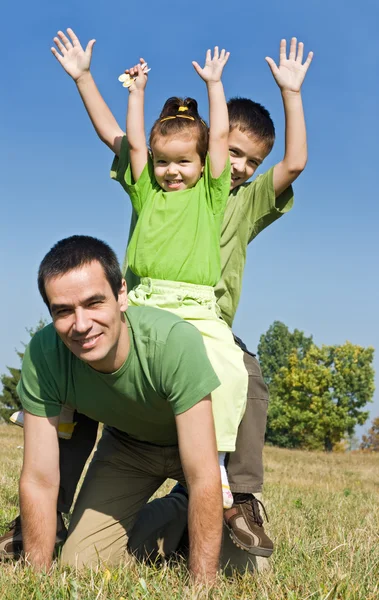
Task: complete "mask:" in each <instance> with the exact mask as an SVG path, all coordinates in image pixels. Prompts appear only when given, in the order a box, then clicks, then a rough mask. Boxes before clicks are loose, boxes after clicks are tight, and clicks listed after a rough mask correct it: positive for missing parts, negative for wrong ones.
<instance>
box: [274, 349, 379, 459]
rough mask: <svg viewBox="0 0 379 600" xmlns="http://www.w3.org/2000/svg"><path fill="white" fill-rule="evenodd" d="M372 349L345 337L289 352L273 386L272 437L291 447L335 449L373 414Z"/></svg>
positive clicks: (279, 442)
mask: <svg viewBox="0 0 379 600" xmlns="http://www.w3.org/2000/svg"><path fill="white" fill-rule="evenodd" d="M373 358H374V349H373V348H362V347H360V346H355V345H353V344H351V343H350V342H346V343H345V344H343V345H341V346H322V347H321V348H318V347H317V346H316V345H314V344H313V345H311V346H310V347H309V348H308V350H307V352H306V353H305V354H304V355H303V356H301V354H300V353H299V351H298V350H297V349H294V350H292V352H291V353H290V355H289V357H288V360H287V366H284V367H282V368H281V369H280V370H279V372H277V373H276V375H275V376H274V378H273V380H272V382H271V385H270V393H271V401H270V405H269V416H268V428H267V436H266V439H267V441H269V442H271V443H272V444H274V445H279V446H285V447H287V448H308V449H324V450H332V448H333V445H334V444H336V443H337V442H340V440H341V439H343V438H345V437H346V436H352V435H353V433H354V428H355V426H356V425H357V424H359V425H362V424H363V423H365V421H366V420H367V418H368V412H366V411H364V410H363V408H364V407H365V406H366V404H367V403H368V402H371V401H372V396H373V393H374V369H373V367H372V362H373Z"/></svg>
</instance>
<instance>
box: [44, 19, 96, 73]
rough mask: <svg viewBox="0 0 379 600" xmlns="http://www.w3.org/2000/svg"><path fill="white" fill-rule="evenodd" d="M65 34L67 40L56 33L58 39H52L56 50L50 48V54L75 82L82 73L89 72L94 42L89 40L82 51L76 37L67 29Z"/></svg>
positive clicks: (59, 33) (60, 32) (61, 32)
mask: <svg viewBox="0 0 379 600" xmlns="http://www.w3.org/2000/svg"><path fill="white" fill-rule="evenodd" d="M67 33H68V35H69V38H70V39H69V38H68V37H67V36H66V35H65V34H64V33H63V31H58V34H57V35H58V37H55V38H54V43H55V45H56V46H57V48H58V50H59V51H60V54H59V52H58V51H57V49H56V48H54V47H53V48H51V51H52V53H53V54H54V56H55V58H56V59H57V61H58V62H60V64H61V65H62V67H63V68H64V70H65V71H66V72H67V73H68V74H69V75H70V77H72V78H73V80H74V81H77V80H78V79H79V77H80V76H81V75H83V73H85V72H86V71H89V68H90V65H91V58H92V50H93V46H94V44H95V41H96V40H90V41H89V42H88V44H87V47H86V49H85V50H83V48H82V46H81V44H80V42H79V39H78V38H77V37H76V35H75V33H74V32H73V30H72V29H70V28H68V29H67Z"/></svg>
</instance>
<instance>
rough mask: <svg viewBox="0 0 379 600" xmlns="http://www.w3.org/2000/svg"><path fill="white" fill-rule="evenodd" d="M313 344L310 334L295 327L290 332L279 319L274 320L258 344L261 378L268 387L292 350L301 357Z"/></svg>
mask: <svg viewBox="0 0 379 600" xmlns="http://www.w3.org/2000/svg"><path fill="white" fill-rule="evenodd" d="M312 344H313V338H312V336H309V337H308V336H306V335H305V333H304V332H303V331H299V330H298V329H295V330H294V331H293V332H292V333H291V332H290V330H289V329H288V327H287V325H285V324H284V323H282V322H281V321H274V322H273V324H272V325H271V326H270V327H269V329H268V330H267V331H266V333H264V334H262V335H261V337H260V339H259V344H258V354H259V362H260V364H261V368H262V374H263V378H264V380H265V382H266V384H267V385H268V386H269V387H270V386H271V383H272V382H273V379H274V377H275V375H276V374H277V373H278V372H279V370H280V369H281V368H282V367H287V366H288V358H289V356H290V354H291V352H292V351H293V350H296V352H297V354H298V356H299V357H300V358H303V357H304V356H305V354H306V353H307V352H308V350H309V348H310V347H311V346H312Z"/></svg>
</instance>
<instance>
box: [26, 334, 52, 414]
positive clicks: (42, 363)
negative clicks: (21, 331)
mask: <svg viewBox="0 0 379 600" xmlns="http://www.w3.org/2000/svg"><path fill="white" fill-rule="evenodd" d="M17 393H18V396H19V398H20V401H21V404H22V406H23V408H24V409H25V410H27V411H28V412H30V413H31V414H32V415H36V416H38V417H56V416H58V415H59V414H60V412H61V408H62V402H61V401H60V399H59V393H58V389H57V385H56V382H55V380H54V377H53V375H52V373H51V370H50V368H49V366H48V364H47V361H46V359H45V356H44V352H43V350H42V348H41V345H40V336H39V334H38V333H37V334H36V335H35V336H34V337H33V338H32V340H31V342H30V344H29V346H28V347H27V348H26V350H25V354H24V358H23V360H22V368H21V379H20V381H19V383H18V385H17Z"/></svg>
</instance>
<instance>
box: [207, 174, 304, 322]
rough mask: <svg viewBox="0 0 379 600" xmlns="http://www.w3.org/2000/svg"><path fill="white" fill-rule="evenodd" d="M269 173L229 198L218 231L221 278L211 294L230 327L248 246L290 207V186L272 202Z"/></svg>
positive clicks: (245, 185) (273, 197)
mask: <svg viewBox="0 0 379 600" xmlns="http://www.w3.org/2000/svg"><path fill="white" fill-rule="evenodd" d="M273 172H274V167H272V168H271V169H270V170H269V171H267V172H266V173H263V175H259V176H258V177H257V178H256V179H255V180H254V181H252V182H250V183H244V184H243V185H240V186H239V187H238V188H236V189H234V190H233V191H232V192H231V193H230V195H229V200H228V203H227V206H226V210H225V214H224V221H223V224H222V230H221V279H220V280H219V282H218V283H217V285H216V287H215V293H216V298H217V304H218V305H219V307H220V309H221V313H222V316H223V318H224V320H225V321H226V322H227V323H228V325H229V326H230V327H231V326H232V323H233V319H234V317H235V314H236V310H237V306H238V303H239V299H240V296H241V290H242V277H243V272H244V269H245V263H246V250H247V246H248V244H249V243H250V242H252V241H253V239H254V238H255V237H256V236H257V235H258V233H260V232H261V231H263V229H265V228H266V227H267V226H268V225H271V223H273V222H274V221H276V219H279V217H281V216H282V215H283V214H284V213H286V212H288V211H289V210H290V209H291V208H292V206H293V190H292V186H290V187H288V188H287V189H286V190H285V191H284V192H283V193H282V194H281V195H280V196H279V197H278V198H276V199H275V190H274V182H273Z"/></svg>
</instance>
